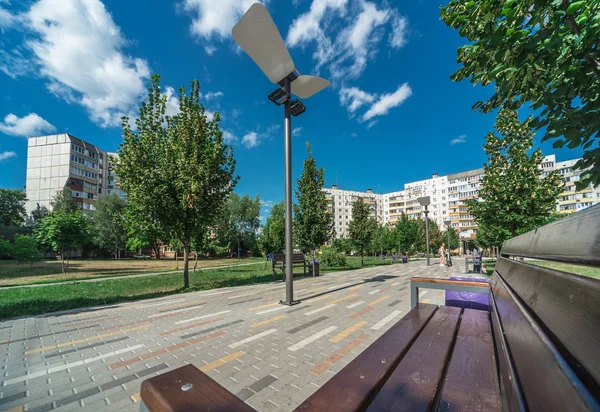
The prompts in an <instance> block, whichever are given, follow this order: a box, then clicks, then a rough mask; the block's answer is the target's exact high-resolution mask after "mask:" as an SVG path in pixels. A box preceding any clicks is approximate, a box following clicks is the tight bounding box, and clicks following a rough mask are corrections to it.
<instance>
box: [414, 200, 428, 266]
mask: <svg viewBox="0 0 600 412" xmlns="http://www.w3.org/2000/svg"><path fill="white" fill-rule="evenodd" d="M417 201H418V202H419V204H420V205H421V206H425V210H424V213H425V241H426V243H427V266H429V218H428V217H427V216H428V215H429V210H428V209H427V206H429V205H430V204H431V198H430V197H429V196H423V197H420V198H418V199H417Z"/></svg>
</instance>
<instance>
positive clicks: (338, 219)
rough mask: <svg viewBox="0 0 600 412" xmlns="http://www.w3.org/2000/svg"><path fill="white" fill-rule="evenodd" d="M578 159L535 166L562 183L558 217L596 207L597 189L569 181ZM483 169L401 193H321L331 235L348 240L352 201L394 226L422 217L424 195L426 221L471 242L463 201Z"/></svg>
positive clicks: (471, 223)
mask: <svg viewBox="0 0 600 412" xmlns="http://www.w3.org/2000/svg"><path fill="white" fill-rule="evenodd" d="M577 160H578V159H573V160H566V161H563V162H557V161H556V155H549V156H545V157H544V159H543V161H542V165H541V168H542V170H543V174H544V175H547V174H548V173H550V172H551V171H553V170H557V171H558V173H559V174H560V176H561V177H562V180H563V183H564V185H565V186H564V191H563V192H562V193H561V194H560V198H559V200H558V202H557V205H556V211H557V212H559V213H573V212H576V211H579V210H582V209H585V208H588V207H590V206H593V205H595V204H598V203H600V187H597V188H593V187H592V186H591V185H590V186H589V187H587V188H586V189H583V190H580V191H577V190H576V188H575V182H577V181H579V177H580V174H581V172H580V171H575V170H573V166H574V165H575V163H577ZM483 175H484V171H483V169H476V170H470V171H467V172H461V173H454V174H450V175H447V176H438V175H437V174H433V175H432V176H431V179H425V180H419V181H417V182H410V183H406V184H405V185H404V190H399V191H396V192H391V193H385V194H375V193H373V192H372V191H371V190H370V189H369V190H367V192H357V191H350V190H341V189H338V187H337V185H334V186H333V187H332V188H331V189H323V190H324V191H325V192H326V193H327V196H328V201H329V208H330V210H331V212H332V216H333V222H334V227H335V228H336V234H337V237H348V229H347V228H348V223H349V222H350V220H351V219H352V203H353V202H354V201H355V200H356V199H358V198H363V199H365V201H366V202H367V203H369V205H370V207H371V216H373V217H374V218H375V219H376V220H377V222H379V223H381V224H391V225H393V224H395V223H396V222H397V221H398V219H400V217H401V216H402V214H403V213H405V214H406V215H407V216H408V217H410V218H413V219H416V218H424V217H425V214H424V207H423V206H421V205H420V204H419V202H418V200H417V199H418V198H420V197H423V196H429V197H430V199H431V204H430V205H429V206H428V209H429V218H430V219H432V220H434V221H436V223H437V224H438V226H439V227H440V229H442V230H445V229H446V225H445V224H444V222H445V221H447V220H449V221H450V222H451V223H450V225H451V226H452V227H453V228H454V229H455V230H457V231H458V233H459V236H460V238H461V239H474V238H475V237H476V235H477V228H478V226H477V222H476V221H475V219H474V217H473V215H471V214H470V212H469V209H468V208H467V206H466V204H465V201H466V200H468V199H478V198H479V189H480V187H481V179H482V177H483Z"/></svg>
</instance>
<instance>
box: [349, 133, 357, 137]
mask: <svg viewBox="0 0 600 412" xmlns="http://www.w3.org/2000/svg"><path fill="white" fill-rule="evenodd" d="M350 136H352V137H358V133H356V132H352V134H351V135H350Z"/></svg>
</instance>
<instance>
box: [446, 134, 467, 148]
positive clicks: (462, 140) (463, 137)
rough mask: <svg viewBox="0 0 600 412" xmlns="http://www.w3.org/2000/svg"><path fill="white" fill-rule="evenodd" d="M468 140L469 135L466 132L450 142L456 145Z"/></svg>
mask: <svg viewBox="0 0 600 412" xmlns="http://www.w3.org/2000/svg"><path fill="white" fill-rule="evenodd" d="M466 141H467V135H466V134H461V135H460V136H458V137H457V138H456V139H452V140H450V144H451V145H452V146H454V145H455V144H459V143H464V142H466Z"/></svg>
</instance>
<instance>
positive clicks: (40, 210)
mask: <svg viewBox="0 0 600 412" xmlns="http://www.w3.org/2000/svg"><path fill="white" fill-rule="evenodd" d="M49 213H50V212H49V211H48V208H47V207H46V206H43V205H42V206H40V204H39V203H37V205H36V208H35V210H32V211H31V213H30V214H29V221H28V223H27V225H28V226H37V224H38V222H39V221H40V220H41V219H42V218H44V217H46V216H48V214H49Z"/></svg>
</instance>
